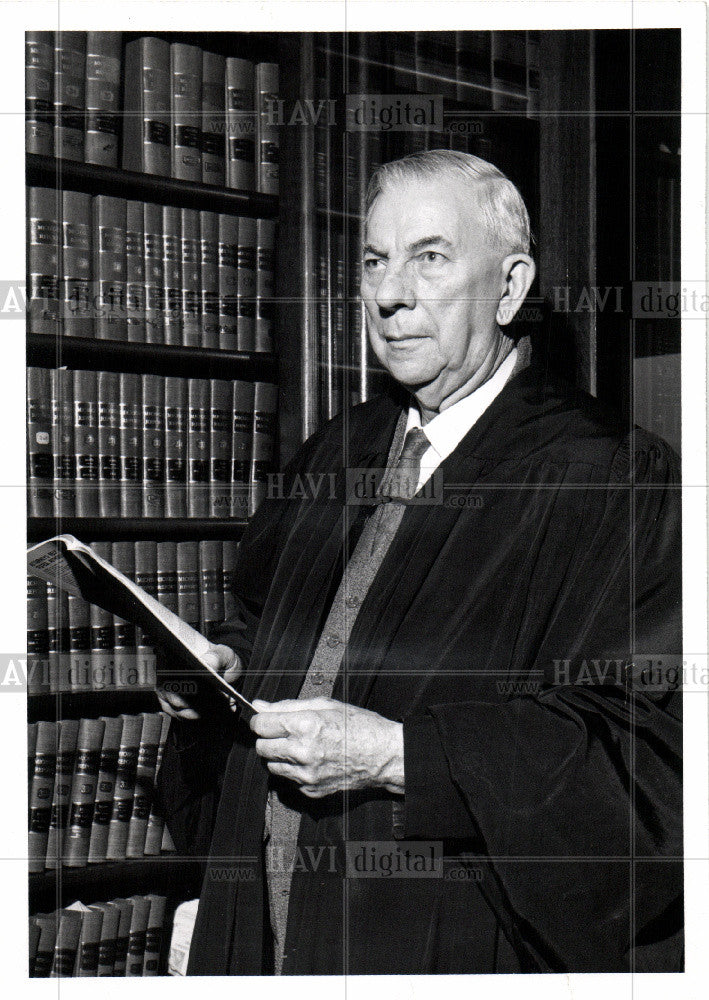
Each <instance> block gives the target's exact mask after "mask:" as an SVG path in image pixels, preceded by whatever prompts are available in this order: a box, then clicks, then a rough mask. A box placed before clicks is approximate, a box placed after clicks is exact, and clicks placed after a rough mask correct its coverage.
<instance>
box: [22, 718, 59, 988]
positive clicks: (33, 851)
mask: <svg viewBox="0 0 709 1000" xmlns="http://www.w3.org/2000/svg"><path fill="white" fill-rule="evenodd" d="M56 766H57V723H56V722H44V721H40V722H38V723H37V745H36V747H35V754H34V773H33V775H32V784H31V788H30V798H29V834H28V852H27V856H28V859H29V870H30V872H40V871H44V859H45V857H46V855H47V840H48V837H49V822H50V819H51V816H52V798H53V795H54V777H55V773H56ZM47 971H48V970H47ZM45 974H46V973H45Z"/></svg>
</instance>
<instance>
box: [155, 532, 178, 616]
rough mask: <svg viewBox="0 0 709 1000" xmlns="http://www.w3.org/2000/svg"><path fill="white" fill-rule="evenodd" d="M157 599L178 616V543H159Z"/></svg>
mask: <svg viewBox="0 0 709 1000" xmlns="http://www.w3.org/2000/svg"><path fill="white" fill-rule="evenodd" d="M157 599H158V602H159V603H160V604H161V605H162V607H164V608H167V609H168V610H169V611H171V612H172V613H173V614H174V615H177V613H178V612H177V542H158V552H157Z"/></svg>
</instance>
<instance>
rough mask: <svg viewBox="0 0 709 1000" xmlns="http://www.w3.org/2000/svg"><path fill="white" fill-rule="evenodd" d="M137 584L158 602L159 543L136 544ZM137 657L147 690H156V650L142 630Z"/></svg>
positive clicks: (138, 629) (139, 629)
mask: <svg viewBox="0 0 709 1000" xmlns="http://www.w3.org/2000/svg"><path fill="white" fill-rule="evenodd" d="M134 549H135V577H134V579H135V582H136V583H137V584H138V586H139V587H141V588H142V589H143V590H144V591H145V592H146V593H147V594H150V596H151V597H154V598H155V599H156V600H157V596H158V543H157V542H151V541H140V542H135V543H134ZM136 656H137V660H138V676H139V678H140V681H141V684H142V686H143V687H146V688H154V687H155V684H156V681H157V678H156V663H155V650H154V649H153V647H152V644H151V642H150V639H149V637H148V636H147V635H146V634H145V632H144V631H143V630H142V629H141V628H137V629H136Z"/></svg>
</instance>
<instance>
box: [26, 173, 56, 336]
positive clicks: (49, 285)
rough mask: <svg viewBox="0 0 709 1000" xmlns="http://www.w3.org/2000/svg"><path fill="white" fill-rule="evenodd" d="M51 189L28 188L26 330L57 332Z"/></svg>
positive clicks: (46, 332)
mask: <svg viewBox="0 0 709 1000" xmlns="http://www.w3.org/2000/svg"><path fill="white" fill-rule="evenodd" d="M60 207H61V196H60V195H59V193H58V192H57V191H55V190H54V188H43V187H28V188H27V331H28V333H44V334H50V335H51V336H56V335H57V334H58V333H59V330H60V327H59V248H60V227H59V211H60Z"/></svg>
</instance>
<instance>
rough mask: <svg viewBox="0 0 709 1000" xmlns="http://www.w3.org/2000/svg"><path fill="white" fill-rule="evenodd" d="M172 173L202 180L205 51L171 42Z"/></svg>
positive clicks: (181, 176)
mask: <svg viewBox="0 0 709 1000" xmlns="http://www.w3.org/2000/svg"><path fill="white" fill-rule="evenodd" d="M170 77H171V81H172V84H171V90H170V139H171V160H170V165H171V173H172V176H173V177H175V178H176V179H177V180H181V181H201V180H202V148H201V147H202V141H201V140H202V136H201V132H202V130H201V121H200V119H201V111H202V50H201V49H199V48H197V47H196V46H195V45H185V44H184V43H183V42H173V43H172V44H171V45H170Z"/></svg>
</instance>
